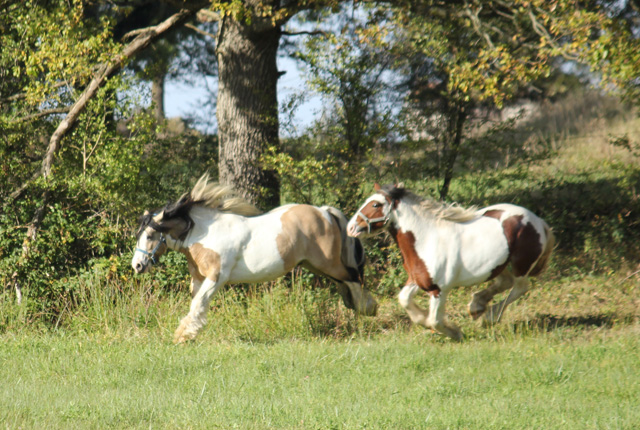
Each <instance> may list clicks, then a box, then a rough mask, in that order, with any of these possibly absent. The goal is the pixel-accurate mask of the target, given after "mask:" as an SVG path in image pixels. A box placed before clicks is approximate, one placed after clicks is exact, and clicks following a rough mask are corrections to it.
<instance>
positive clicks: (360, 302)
mask: <svg viewBox="0 0 640 430" xmlns="http://www.w3.org/2000/svg"><path fill="white" fill-rule="evenodd" d="M343 284H344V285H346V286H347V287H349V291H350V292H351V298H352V302H353V305H354V307H355V311H356V312H358V313H359V314H362V315H367V316H373V315H375V314H376V311H377V309H378V303H377V302H376V300H375V299H374V298H373V296H372V295H371V293H370V292H369V291H368V290H366V289H365V288H364V287H363V286H362V284H360V283H359V282H349V281H344V282H343ZM343 297H344V295H343Z"/></svg>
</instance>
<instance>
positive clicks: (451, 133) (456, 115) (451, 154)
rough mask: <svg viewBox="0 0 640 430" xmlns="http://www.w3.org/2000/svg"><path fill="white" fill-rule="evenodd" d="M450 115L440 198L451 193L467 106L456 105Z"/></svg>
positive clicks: (444, 197) (442, 198)
mask: <svg viewBox="0 0 640 430" xmlns="http://www.w3.org/2000/svg"><path fill="white" fill-rule="evenodd" d="M448 115H449V118H448V127H447V140H448V146H449V148H448V150H447V151H446V152H445V154H444V163H445V164H444V178H443V181H442V188H440V200H444V199H446V198H447V194H449V186H450V185H451V179H452V178H453V168H454V166H455V164H456V159H457V158H458V153H459V152H460V143H461V142H462V134H463V130H464V123H465V121H466V120H467V112H466V109H465V106H460V105H454V106H453V107H452V108H451V110H450V111H449V113H448Z"/></svg>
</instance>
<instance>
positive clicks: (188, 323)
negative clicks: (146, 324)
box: [173, 278, 224, 343]
mask: <svg viewBox="0 0 640 430" xmlns="http://www.w3.org/2000/svg"><path fill="white" fill-rule="evenodd" d="M222 285H224V281H221V280H220V279H218V280H217V281H214V280H211V279H209V278H206V279H205V280H204V281H203V282H202V284H201V285H200V288H199V289H198V291H197V293H196V294H195V296H194V297H193V299H192V300H191V308H190V309H189V313H188V314H187V316H186V317H184V318H182V320H181V321H180V325H179V326H178V328H177V330H176V332H175V334H174V336H173V341H174V342H175V343H181V342H184V341H187V340H190V339H193V338H194V337H196V335H197V334H198V332H199V331H200V330H201V329H202V327H204V325H205V324H206V323H207V311H208V310H209V302H210V301H211V298H212V297H213V296H214V294H215V293H216V292H217V291H218V290H219V289H220V287H221V286H222Z"/></svg>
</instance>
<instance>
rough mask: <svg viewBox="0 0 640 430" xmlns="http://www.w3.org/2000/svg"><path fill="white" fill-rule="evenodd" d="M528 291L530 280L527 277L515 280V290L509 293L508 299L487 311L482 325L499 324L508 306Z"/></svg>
mask: <svg viewBox="0 0 640 430" xmlns="http://www.w3.org/2000/svg"><path fill="white" fill-rule="evenodd" d="M527 291H529V279H527V278H525V277H522V278H514V282H513V289H512V290H511V291H510V292H509V295H508V296H507V298H506V299H504V300H502V301H501V302H500V303H496V304H495V305H493V306H491V307H490V308H489V309H487V312H485V314H484V315H483V317H482V323H483V324H484V325H491V324H495V323H497V322H499V321H500V318H501V317H502V313H503V312H504V311H505V309H506V308H507V306H509V304H511V303H513V302H515V301H516V300H518V299H519V298H520V297H522V296H523V295H524V293H526V292H527Z"/></svg>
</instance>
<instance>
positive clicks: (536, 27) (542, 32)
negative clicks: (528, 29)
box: [529, 9, 580, 61]
mask: <svg viewBox="0 0 640 430" xmlns="http://www.w3.org/2000/svg"><path fill="white" fill-rule="evenodd" d="M529 19H530V20H531V25H532V27H533V31H535V32H536V33H537V34H538V36H540V37H541V38H542V39H544V40H545V41H546V42H547V43H548V44H549V45H551V46H553V47H554V48H556V49H557V50H558V51H559V52H560V55H561V56H562V57H563V58H565V59H567V60H570V61H580V58H579V57H578V56H577V55H570V54H569V53H568V52H566V51H565V50H564V49H562V47H561V46H560V45H559V44H558V43H557V42H556V40H555V39H554V38H553V37H552V36H551V34H549V32H548V31H547V29H546V28H545V26H544V25H542V24H540V21H538V18H536V16H535V14H534V13H533V11H532V10H531V9H529Z"/></svg>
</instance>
